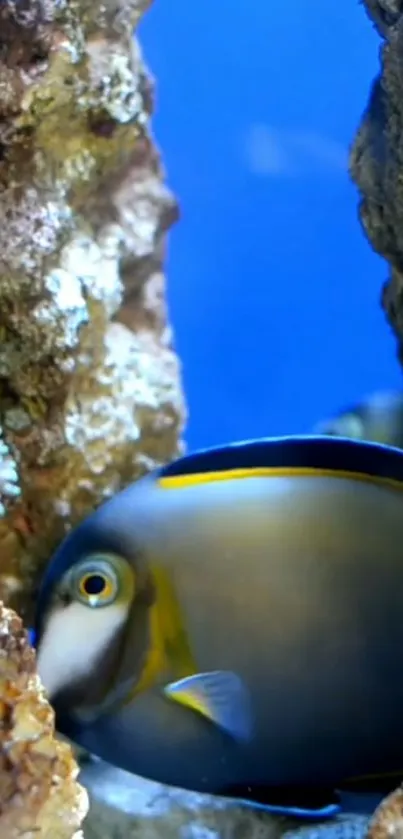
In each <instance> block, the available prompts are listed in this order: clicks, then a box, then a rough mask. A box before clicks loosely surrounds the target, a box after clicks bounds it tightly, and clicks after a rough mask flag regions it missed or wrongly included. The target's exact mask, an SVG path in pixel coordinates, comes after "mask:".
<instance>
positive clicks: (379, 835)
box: [367, 788, 403, 839]
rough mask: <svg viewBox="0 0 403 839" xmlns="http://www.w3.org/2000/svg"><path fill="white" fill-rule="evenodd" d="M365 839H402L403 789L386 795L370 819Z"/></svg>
mask: <svg viewBox="0 0 403 839" xmlns="http://www.w3.org/2000/svg"><path fill="white" fill-rule="evenodd" d="M367 839H403V789H402V788H399V789H397V790H396V792H393V793H392V794H391V795H388V797H387V798H385V800H384V801H382V804H380V806H379V807H378V808H377V810H376V811H375V814H374V816H373V818H372V819H371V822H370V825H369V830H368V834H367Z"/></svg>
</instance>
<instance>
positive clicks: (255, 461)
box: [156, 435, 403, 489]
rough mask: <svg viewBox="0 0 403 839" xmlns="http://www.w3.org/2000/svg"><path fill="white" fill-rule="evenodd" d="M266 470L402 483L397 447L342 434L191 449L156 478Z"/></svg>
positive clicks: (402, 464)
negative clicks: (347, 474) (191, 450)
mask: <svg viewBox="0 0 403 839" xmlns="http://www.w3.org/2000/svg"><path fill="white" fill-rule="evenodd" d="M263 469H265V470H267V471H268V472H269V471H270V470H273V471H274V470H279V469H281V470H288V469H289V470H290V472H293V471H294V470H306V471H307V472H308V471H316V470H317V471H318V472H319V473H321V472H322V473H323V472H334V473H343V474H346V473H349V474H355V475H358V476H362V477H364V478H365V476H367V477H368V478H371V477H372V478H373V479H375V480H376V479H381V480H383V481H389V482H395V483H400V484H402V489H403V451H401V450H400V449H397V448H393V447H392V446H386V445H382V444H381V443H369V442H367V441H363V440H350V439H347V438H343V437H330V436H329V437H326V436H311V435H306V436H292V437H291V436H290V437H268V438H262V439H259V440H246V441H243V442H237V443H231V444H228V445H226V446H219V447H216V448H211V449H204V450H201V451H196V452H194V453H193V454H189V455H185V456H184V457H181V458H179V459H178V460H175V461H173V462H172V463H169V464H167V465H166V466H163V467H162V468H161V469H159V470H158V472H157V473H156V477H157V479H158V480H160V479H163V483H164V482H165V479H170V478H179V477H181V476H185V475H206V474H208V473H213V472H214V473H223V472H231V471H232V472H233V471H234V470H237V471H239V472H242V473H249V472H250V474H251V476H252V475H253V472H257V471H258V470H259V471H260V473H261V472H262V470H263Z"/></svg>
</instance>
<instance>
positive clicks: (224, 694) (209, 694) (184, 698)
mask: <svg viewBox="0 0 403 839" xmlns="http://www.w3.org/2000/svg"><path fill="white" fill-rule="evenodd" d="M164 693H165V695H166V696H167V697H168V698H169V699H171V700H173V701H174V702H178V703H179V704H180V705H184V706H185V707H186V708H191V709H192V710H193V711H197V712H198V713H199V714H201V715H202V716H203V717H206V719H208V720H210V721H211V722H213V723H214V724H215V725H217V726H218V727H219V728H221V729H223V730H224V731H226V732H227V733H228V734H230V735H231V736H232V737H234V738H235V739H236V740H248V739H249V738H250V736H251V731H252V719H251V708H250V702H249V696H248V692H247V690H246V688H245V686H244V684H243V682H242V680H241V679H240V678H239V676H237V675H236V674H235V673H231V672H230V671H224V670H216V671H213V672H211V673H196V674H194V675H193V676H187V677H186V678H185V679H180V681H178V682H173V683H171V684H169V685H167V686H166V687H165V688H164Z"/></svg>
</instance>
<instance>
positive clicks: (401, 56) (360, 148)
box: [350, 0, 403, 361]
mask: <svg viewBox="0 0 403 839" xmlns="http://www.w3.org/2000/svg"><path fill="white" fill-rule="evenodd" d="M364 5H365V6H366V9H367V11H368V14H369V15H370V17H371V18H372V20H373V21H374V23H375V24H376V26H377V29H378V32H379V33H380V35H381V37H382V46H381V51H380V56H381V68H380V73H379V76H378V77H377V78H376V79H375V80H374V82H373V85H372V90H371V93H370V97H369V102H368V105H367V108H366V111H365V113H364V116H363V119H362V122H361V125H360V128H359V130H358V132H357V136H356V138H355V141H354V145H353V148H352V151H351V158H350V171H351V176H352V179H353V181H355V183H356V184H357V186H358V188H359V190H360V196H361V201H360V216H361V220H362V224H363V227H364V230H365V233H366V235H367V237H368V239H369V241H370V242H371V244H372V247H373V248H374V250H375V251H377V252H378V253H379V254H381V256H383V257H385V259H387V260H388V262H389V277H388V280H387V282H386V283H385V286H384V289H383V298H382V302H383V307H384V309H385V311H386V314H387V317H388V320H389V322H390V324H391V326H392V328H393V330H394V332H395V335H396V337H397V339H398V342H399V355H400V359H401V361H403V3H402V2H401V0H366V2H364Z"/></svg>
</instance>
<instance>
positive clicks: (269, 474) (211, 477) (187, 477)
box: [157, 467, 403, 492]
mask: <svg viewBox="0 0 403 839" xmlns="http://www.w3.org/2000/svg"><path fill="white" fill-rule="evenodd" d="M295 477H299V478H344V479H345V480H350V481H364V482H365V483H371V484H377V485H378V486H387V487H391V488H392V489H398V490H400V492H402V491H403V483H402V482H401V481H398V480H394V479H393V478H383V477H379V476H378V475H367V474H366V473H363V472H347V471H342V470H338V469H308V468H304V467H297V468H295V469H290V468H288V467H287V468H282V467H275V468H273V469H270V468H266V467H265V468H256V469H226V470H223V471H222V472H220V471H217V472H195V473H190V474H183V475H170V476H168V477H166V478H165V477H161V478H158V479H157V484H158V486H159V487H161V489H185V488H186V487H191V486H199V485H201V484H209V483H213V482H215V481H236V480H243V479H246V478H295Z"/></svg>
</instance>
